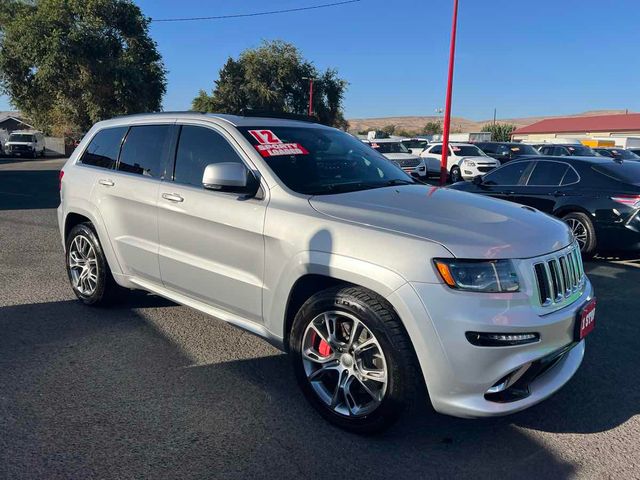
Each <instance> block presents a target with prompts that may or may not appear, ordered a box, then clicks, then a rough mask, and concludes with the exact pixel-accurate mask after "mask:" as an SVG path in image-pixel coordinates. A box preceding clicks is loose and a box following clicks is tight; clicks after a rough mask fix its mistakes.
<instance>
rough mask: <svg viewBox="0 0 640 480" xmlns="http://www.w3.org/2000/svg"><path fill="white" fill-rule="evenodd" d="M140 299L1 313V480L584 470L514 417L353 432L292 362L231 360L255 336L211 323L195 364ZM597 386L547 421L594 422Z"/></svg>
mask: <svg viewBox="0 0 640 480" xmlns="http://www.w3.org/2000/svg"><path fill="white" fill-rule="evenodd" d="M136 295H137V294H136ZM136 295H134V298H132V299H129V300H128V302H129V303H128V304H127V303H125V304H123V305H122V306H121V308H114V309H95V308H88V307H85V306H83V305H81V304H80V303H79V302H77V301H61V302H51V303H43V304H30V305H19V306H10V307H4V308H0V386H1V388H0V477H6V478H45V477H46V478H93V477H110V478H141V477H145V478H176V477H180V478H196V477H197V478H211V477H217V478H242V479H245V478H251V477H256V478H323V477H326V476H327V472H329V471H332V472H339V476H340V478H367V479H370V478H390V477H397V478H426V477H441V476H442V477H453V476H455V477H474V478H483V477H495V476H501V477H506V478H509V477H518V478H523V477H538V476H540V475H547V476H549V477H552V478H567V477H570V476H572V475H573V474H574V467H573V465H571V464H569V463H566V462H565V461H564V460H562V459H560V458H558V457H556V456H555V455H554V454H553V453H552V452H550V451H549V450H548V449H546V448H545V446H544V445H543V444H541V443H539V442H538V441H537V440H536V439H534V438H532V437H531V436H530V435H529V434H527V433H526V432H524V431H523V430H521V429H520V428H518V427H516V426H514V425H513V424H512V423H511V421H510V420H509V419H508V418H505V419H494V420H482V421H472V420H461V419H456V418H451V417H444V416H440V415H436V414H433V413H431V412H430V410H429V408H424V409H415V412H414V413H413V415H412V416H410V418H408V419H406V420H405V421H404V422H402V423H401V424H399V425H398V426H397V427H395V428H393V429H392V430H390V431H389V432H387V433H385V434H384V435H381V436H378V437H359V436H355V435H352V434H348V433H345V432H343V431H341V430H338V429H336V428H334V427H332V426H330V425H329V424H327V423H326V422H325V421H324V420H323V419H321V418H320V417H319V416H318V415H317V414H316V413H315V412H314V411H313V410H312V409H311V407H310V406H309V405H307V402H306V400H304V398H303V397H302V394H301V393H299V391H298V388H297V386H296V385H295V380H294V377H293V374H292V372H291V368H290V365H289V358H288V357H287V356H286V355H283V354H277V353H275V350H269V351H270V352H273V355H267V356H264V357H261V358H254V359H247V360H233V361H227V360H225V358H228V357H225V353H224V352H225V351H226V349H228V348H229V345H228V343H229V338H237V341H238V342H241V341H243V339H245V338H246V337H243V335H244V334H242V333H240V332H237V333H234V334H231V335H226V341H225V340H223V341H220V340H218V337H217V336H216V335H215V334H214V330H213V329H211V330H207V328H208V327H207V326H209V325H214V324H215V325H217V326H216V328H220V325H219V322H217V321H215V320H212V321H211V322H213V323H208V322H200V326H201V328H202V331H201V334H200V336H199V337H198V338H199V341H206V342H207V348H209V349H211V350H213V353H212V355H214V357H215V356H216V355H218V357H216V358H217V359H214V360H212V362H211V363H209V364H205V365H199V364H195V365H194V363H193V359H192V356H191V355H190V354H189V348H191V347H193V345H191V346H188V345H184V344H180V343H179V341H177V340H176V338H172V339H169V338H168V337H167V336H165V335H163V334H161V333H160V330H159V329H158V328H157V326H156V325H155V324H154V322H156V321H157V320H153V321H152V320H149V319H147V318H146V316H145V313H144V311H145V310H144V308H147V307H149V308H156V307H160V306H163V305H164V301H161V300H158V303H156V302H155V301H154V300H153V298H154V297H151V298H149V297H147V296H146V295H141V296H138V297H136ZM140 307H144V308H140ZM176 311H177V314H176V315H179V313H180V312H179V309H178V308H177V309H175V310H174V309H173V308H172V309H169V310H168V311H167V310H166V309H165V312H168V313H167V314H168V315H173V314H172V313H171V312H176ZM202 325H205V327H202ZM225 328H226V327H225ZM251 338H252V337H251ZM252 342H253V343H252ZM224 343H227V345H224ZM248 343H249V345H251V344H253V345H254V348H255V345H256V342H254V341H253V340H251V341H250V342H248ZM247 353H248V354H250V353H251V352H247ZM598 368H600V367H598ZM588 372H590V373H588V374H587V375H588V376H590V375H592V374H593V371H592V370H588ZM597 372H599V370H597ZM592 380H593V379H590V378H582V379H579V380H578V381H576V382H574V389H571V390H573V391H572V392H569V391H565V398H564V400H563V401H562V402H556V403H554V404H553V405H550V404H547V405H546V409H545V411H550V410H552V409H561V413H560V414H559V415H558V416H567V417H574V416H576V415H580V419H579V420H577V419H576V420H574V421H575V422H576V424H579V423H580V422H584V423H589V422H592V421H594V418H593V417H586V416H583V415H582V413H581V412H577V411H576V410H575V409H574V408H573V407H574V406H575V405H576V404H580V400H581V399H580V398H578V395H576V394H575V386H576V385H579V384H582V383H589V382H590V381H592ZM585 390H587V389H586V387H585ZM600 393H604V392H601V391H600V390H598V391H597V392H596V394H600ZM540 415H545V413H544V411H538V413H537V415H532V417H531V418H532V419H533V418H537V417H538V416H540ZM520 420H522V417H520ZM617 420H620V421H622V418H619V419H617ZM569 422H570V420H569ZM569 425H571V423H570V424H569ZM586 429H587V430H590V428H586Z"/></svg>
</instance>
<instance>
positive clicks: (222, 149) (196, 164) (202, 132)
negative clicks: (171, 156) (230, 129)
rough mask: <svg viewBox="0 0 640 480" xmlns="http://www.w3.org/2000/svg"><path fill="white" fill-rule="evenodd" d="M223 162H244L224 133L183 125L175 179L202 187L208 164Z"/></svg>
mask: <svg viewBox="0 0 640 480" xmlns="http://www.w3.org/2000/svg"><path fill="white" fill-rule="evenodd" d="M222 162H236V163H242V160H241V159H240V157H239V156H238V154H237V153H236V151H235V150H234V149H233V147H232V146H231V145H229V142H227V141H226V140H225V139H224V137H223V136H222V135H220V134H219V133H216V132H214V131H213V130H211V129H209V128H205V127H192V126H187V125H185V126H183V127H182V131H181V132H180V140H179V143H178V153H177V155H176V166H175V171H174V181H176V182H180V183H186V184H188V185H196V186H198V187H201V186H202V175H203V173H204V169H205V168H206V166H207V165H209V164H210V163H222Z"/></svg>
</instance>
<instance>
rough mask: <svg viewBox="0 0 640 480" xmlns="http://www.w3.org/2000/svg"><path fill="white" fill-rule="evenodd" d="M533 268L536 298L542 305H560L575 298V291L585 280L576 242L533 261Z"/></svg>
mask: <svg viewBox="0 0 640 480" xmlns="http://www.w3.org/2000/svg"><path fill="white" fill-rule="evenodd" d="M549 257H550V258H549ZM533 270H534V277H535V282H536V286H537V289H538V300H539V302H540V306H542V307H552V306H555V307H562V306H564V305H565V304H569V303H570V302H572V301H574V300H575V299H576V298H577V295H578V293H577V292H578V291H579V290H581V288H582V287H583V285H584V282H585V276H584V267H583V265H582V257H581V256H580V249H579V248H578V246H577V244H574V245H572V246H571V247H570V248H569V249H568V250H567V249H565V250H563V251H562V252H560V253H558V254H556V255H549V256H548V257H546V258H544V259H543V261H539V262H536V263H534V264H533Z"/></svg>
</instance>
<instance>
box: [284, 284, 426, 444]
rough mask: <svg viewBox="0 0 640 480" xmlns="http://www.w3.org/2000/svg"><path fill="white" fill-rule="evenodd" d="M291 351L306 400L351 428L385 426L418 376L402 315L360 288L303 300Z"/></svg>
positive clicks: (363, 429) (371, 429)
mask: <svg viewBox="0 0 640 480" xmlns="http://www.w3.org/2000/svg"><path fill="white" fill-rule="evenodd" d="M290 351H291V352H292V361H293V366H294V370H295V373H296V377H297V380H298V383H299V385H300V387H301V388H302V391H303V392H304V394H305V396H306V397H307V399H308V400H309V402H310V403H311V404H312V405H313V406H314V407H315V409H316V410H317V411H318V412H319V413H320V414H321V415H322V416H323V417H324V418H325V419H327V420H329V421H330V422H331V423H333V424H335V425H337V426H338V427H340V428H344V429H346V430H350V431H353V432H356V433H373V432H376V431H380V430H383V429H385V428H387V427H389V426H390V425H391V424H392V423H394V422H395V421H396V420H397V418H398V417H399V416H400V414H401V413H402V412H403V410H404V409H405V408H406V407H407V406H408V405H409V404H410V403H411V401H412V400H413V398H414V396H415V393H416V387H417V384H419V380H418V379H419V378H420V374H419V372H418V368H417V362H416V359H415V353H414V352H413V348H412V346H411V342H410V340H409V338H408V336H407V333H406V332H405V330H404V327H403V325H402V324H401V322H400V319H399V318H398V317H397V315H396V314H395V312H394V311H393V309H392V308H391V306H390V305H388V304H387V303H386V301H385V300H384V299H383V298H381V297H379V296H378V295H376V294H375V293H373V292H371V291H369V290H366V289H364V288H360V287H339V288H333V289H328V290H325V291H322V292H320V293H317V294H315V295H313V296H312V297H311V298H310V299H309V300H307V302H305V304H304V305H303V306H302V308H301V309H300V311H299V312H298V314H297V315H296V318H295V320H294V325H293V330H292V332H291V337H290Z"/></svg>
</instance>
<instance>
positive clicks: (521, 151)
mask: <svg viewBox="0 0 640 480" xmlns="http://www.w3.org/2000/svg"><path fill="white" fill-rule="evenodd" d="M475 145H476V146H477V147H478V148H479V149H480V150H482V151H483V152H484V153H486V154H487V155H489V156H490V157H493V158H495V159H496V160H500V163H501V164H505V163H507V162H509V161H511V160H515V159H516V158H522V157H527V156H536V155H540V153H539V152H538V151H537V150H536V149H535V148H533V147H532V146H531V145H527V144H524V143H516V142H480V143H476V144H475Z"/></svg>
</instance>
